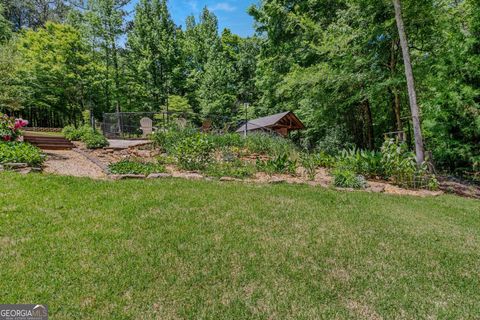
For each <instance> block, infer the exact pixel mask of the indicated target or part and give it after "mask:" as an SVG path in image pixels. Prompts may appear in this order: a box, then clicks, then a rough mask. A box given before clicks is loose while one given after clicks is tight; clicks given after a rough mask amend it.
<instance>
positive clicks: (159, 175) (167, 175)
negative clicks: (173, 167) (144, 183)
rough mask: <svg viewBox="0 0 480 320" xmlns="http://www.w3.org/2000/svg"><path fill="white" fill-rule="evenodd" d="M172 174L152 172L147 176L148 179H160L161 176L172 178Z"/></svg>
mask: <svg viewBox="0 0 480 320" xmlns="http://www.w3.org/2000/svg"><path fill="white" fill-rule="evenodd" d="M170 177H172V175H171V174H170V173H151V174H149V175H148V176H147V179H160V178H170Z"/></svg>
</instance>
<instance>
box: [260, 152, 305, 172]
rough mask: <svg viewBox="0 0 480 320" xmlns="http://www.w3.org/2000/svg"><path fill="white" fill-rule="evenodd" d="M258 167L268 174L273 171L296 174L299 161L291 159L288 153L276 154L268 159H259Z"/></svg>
mask: <svg viewBox="0 0 480 320" xmlns="http://www.w3.org/2000/svg"><path fill="white" fill-rule="evenodd" d="M257 169H258V170H259V171H264V172H266V173H268V174H273V173H288V174H294V173H295V171H296V170H297V161H295V160H291V159H290V158H289V156H288V154H286V153H284V154H281V155H278V156H275V157H273V158H271V159H268V160H266V161H262V160H260V159H257Z"/></svg>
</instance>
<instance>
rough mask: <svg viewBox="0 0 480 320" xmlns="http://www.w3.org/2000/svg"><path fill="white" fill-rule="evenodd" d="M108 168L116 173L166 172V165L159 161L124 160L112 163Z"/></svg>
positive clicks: (145, 173)
mask: <svg viewBox="0 0 480 320" xmlns="http://www.w3.org/2000/svg"><path fill="white" fill-rule="evenodd" d="M108 170H109V171H110V172H111V173H114V174H144V175H148V174H151V173H161V172H165V167H164V166H163V165H162V164H159V163H152V162H139V161H133V160H122V161H119V162H116V163H112V164H110V165H109V166H108Z"/></svg>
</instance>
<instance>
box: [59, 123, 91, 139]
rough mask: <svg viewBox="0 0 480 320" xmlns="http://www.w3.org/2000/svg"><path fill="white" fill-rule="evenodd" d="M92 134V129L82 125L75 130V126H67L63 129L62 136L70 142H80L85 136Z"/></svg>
mask: <svg viewBox="0 0 480 320" xmlns="http://www.w3.org/2000/svg"><path fill="white" fill-rule="evenodd" d="M91 132H93V129H92V128H91V127H90V126H87V125H83V126H81V127H78V128H75V126H72V125H69V126H66V127H64V128H63V130H62V134H63V136H64V137H65V138H66V139H68V140H71V141H80V140H82V137H83V136H84V135H86V134H89V133H91Z"/></svg>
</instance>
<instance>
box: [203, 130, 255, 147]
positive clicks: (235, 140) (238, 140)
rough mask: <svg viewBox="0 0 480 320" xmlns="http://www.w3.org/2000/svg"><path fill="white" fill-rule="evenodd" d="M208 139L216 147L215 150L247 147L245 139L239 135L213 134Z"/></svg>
mask: <svg viewBox="0 0 480 320" xmlns="http://www.w3.org/2000/svg"><path fill="white" fill-rule="evenodd" d="M208 137H209V139H210V141H211V142H212V143H213V144H214V145H215V148H220V149H223V148H227V147H237V148H243V147H245V145H246V140H245V138H244V137H242V136H241V135H239V134H238V133H225V134H211V135H209V136H208Z"/></svg>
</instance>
